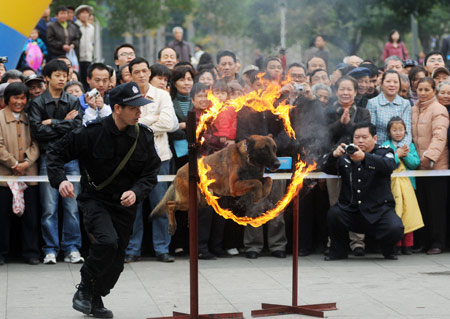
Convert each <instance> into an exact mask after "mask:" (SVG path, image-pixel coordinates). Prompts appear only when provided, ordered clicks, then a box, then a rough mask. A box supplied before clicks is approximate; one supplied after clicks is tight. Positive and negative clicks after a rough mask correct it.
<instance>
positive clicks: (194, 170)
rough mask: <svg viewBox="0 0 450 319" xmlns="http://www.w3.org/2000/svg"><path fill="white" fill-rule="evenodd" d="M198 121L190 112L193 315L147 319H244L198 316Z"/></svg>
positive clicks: (234, 315)
mask: <svg viewBox="0 0 450 319" xmlns="http://www.w3.org/2000/svg"><path fill="white" fill-rule="evenodd" d="M195 129H196V120H195V112H194V111H189V113H188V118H187V130H186V131H187V134H186V135H187V140H188V143H189V245H190V246H189V247H190V255H189V273H190V305H191V313H190V314H186V313H182V312H176V311H174V312H173V316H170V317H153V318H147V319H168V318H174V319H212V318H221V319H225V318H241V319H243V318H244V315H243V313H242V312H233V313H218V314H206V315H199V314H198V203H197V199H198V198H197V192H198V187H197V182H198V166H197V149H198V144H197V141H196V136H195Z"/></svg>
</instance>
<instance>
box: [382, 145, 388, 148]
mask: <svg viewBox="0 0 450 319" xmlns="http://www.w3.org/2000/svg"><path fill="white" fill-rule="evenodd" d="M380 148H390V146H389V145H382V146H380Z"/></svg>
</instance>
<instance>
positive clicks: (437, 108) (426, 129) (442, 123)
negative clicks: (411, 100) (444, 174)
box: [411, 98, 449, 170]
mask: <svg viewBox="0 0 450 319" xmlns="http://www.w3.org/2000/svg"><path fill="white" fill-rule="evenodd" d="M448 125H449V117H448V111H447V109H446V108H445V107H444V106H442V105H441V104H440V103H439V102H438V101H437V100H436V98H433V99H431V100H429V101H426V102H423V103H421V102H420V101H417V102H416V104H414V106H413V108H412V127H411V130H412V137H413V141H414V144H415V145H416V148H417V153H419V157H420V158H422V157H423V156H425V157H427V158H428V159H430V160H432V161H433V162H434V166H433V169H435V170H439V169H448V148H447V129H448Z"/></svg>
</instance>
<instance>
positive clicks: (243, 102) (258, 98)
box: [196, 75, 316, 227]
mask: <svg viewBox="0 0 450 319" xmlns="http://www.w3.org/2000/svg"><path fill="white" fill-rule="evenodd" d="M262 76H263V75H260V76H258V80H259V81H261V82H264V83H263V84H264V86H265V89H264V90H258V91H252V92H250V93H249V94H247V95H244V96H240V97H238V98H235V99H233V100H229V101H226V102H225V103H222V102H220V100H219V99H217V98H216V97H215V96H214V95H213V94H212V92H211V91H209V92H208V100H210V101H211V102H212V106H211V107H210V108H209V109H207V110H206V111H205V112H204V113H203V114H202V115H201V117H200V121H199V123H198V125H197V130H196V137H197V142H198V143H199V144H203V142H204V138H203V136H202V135H203V133H204V132H205V131H206V130H207V127H208V125H209V123H212V122H213V121H214V120H215V119H216V118H217V116H218V115H219V113H220V112H222V111H223V110H225V108H227V107H232V108H233V109H234V111H235V112H238V111H239V110H241V109H242V108H243V107H244V106H248V107H250V108H251V109H253V110H255V111H257V112H264V111H270V112H272V113H273V114H275V115H277V116H278V117H279V118H280V119H281V120H282V121H283V124H284V129H285V131H286V133H287V134H288V135H289V137H291V138H293V139H295V132H294V129H293V128H292V126H291V121H290V117H289V111H290V109H291V108H292V106H291V105H289V104H287V102H286V101H283V102H281V103H280V104H279V105H278V106H277V107H274V103H275V101H276V100H277V99H279V97H280V95H281V86H280V85H279V84H277V83H274V82H270V81H267V80H265V79H263V78H262ZM283 84H286V83H283ZM315 168H316V164H315V163H314V165H312V166H308V165H307V164H306V163H305V162H302V161H301V160H300V156H299V158H298V161H297V162H296V164H295V171H294V172H293V173H292V177H291V183H290V184H289V186H288V188H287V191H286V193H285V194H284V196H283V198H282V199H280V200H279V201H278V202H277V204H276V205H275V207H273V208H272V209H270V210H269V211H266V212H264V213H262V214H261V215H259V216H257V217H248V216H244V217H238V216H236V215H235V214H234V213H233V212H232V211H231V210H229V209H223V208H222V207H220V205H219V203H218V201H217V200H218V199H219V197H217V196H214V195H213V194H212V193H211V192H210V190H209V189H208V186H209V185H211V184H212V183H214V182H215V180H214V179H208V176H207V174H208V172H209V171H210V169H211V168H210V167H209V166H208V167H205V166H204V164H203V159H200V160H199V162H198V174H199V178H200V180H199V182H198V186H199V188H200V190H201V192H202V193H203V195H204V196H205V199H206V202H207V203H208V204H209V205H211V206H212V207H213V208H214V210H215V211H216V212H217V213H218V214H219V215H221V216H222V217H224V218H226V219H232V220H233V221H235V222H236V223H238V224H240V225H251V226H253V227H259V226H261V225H263V224H265V223H266V222H268V221H269V220H271V219H273V218H275V217H277V216H278V215H280V213H282V212H283V211H284V210H285V209H286V207H287V206H288V205H289V203H290V202H291V200H292V199H293V198H294V197H295V196H296V195H297V194H298V192H299V190H300V189H301V188H302V186H303V179H304V178H305V176H306V175H308V173H309V172H311V171H313V170H314V169H315Z"/></svg>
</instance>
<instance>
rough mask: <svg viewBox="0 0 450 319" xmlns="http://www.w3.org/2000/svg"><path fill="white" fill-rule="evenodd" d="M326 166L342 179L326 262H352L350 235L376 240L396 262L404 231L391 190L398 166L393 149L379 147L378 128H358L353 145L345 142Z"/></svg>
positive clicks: (331, 219)
mask: <svg viewBox="0 0 450 319" xmlns="http://www.w3.org/2000/svg"><path fill="white" fill-rule="evenodd" d="M322 163H323V171H324V172H325V173H327V174H333V175H336V174H337V175H340V176H341V180H342V187H341V192H340V195H339V200H338V203H337V204H336V205H334V206H333V207H331V208H330V210H329V211H328V217H327V223H328V230H329V234H330V238H331V246H330V252H329V254H328V255H327V256H326V257H325V260H337V259H346V258H347V256H348V241H349V231H354V232H358V233H365V234H367V235H369V236H372V237H374V238H375V239H376V240H377V241H379V243H380V248H381V252H382V254H383V256H384V258H385V259H391V260H396V259H397V256H396V254H395V246H396V244H397V242H398V241H399V240H401V239H402V238H403V231H404V227H403V224H402V221H401V219H400V218H399V217H398V216H397V214H396V212H395V200H394V197H393V195H392V192H391V177H390V176H391V174H392V172H393V171H394V169H395V168H396V167H397V164H396V163H395V155H394V151H393V150H392V149H391V148H390V147H381V146H379V145H378V144H377V132H376V127H375V125H373V124H371V123H369V122H361V123H358V124H356V125H355V126H354V130H353V144H348V145H346V144H345V143H341V144H340V145H339V146H338V147H337V148H336V149H335V150H334V151H333V152H331V153H330V154H328V155H326V156H325V157H324V159H323V161H322Z"/></svg>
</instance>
